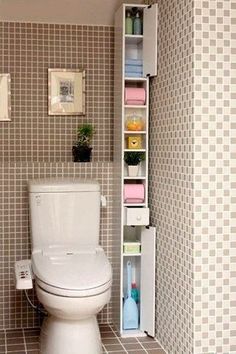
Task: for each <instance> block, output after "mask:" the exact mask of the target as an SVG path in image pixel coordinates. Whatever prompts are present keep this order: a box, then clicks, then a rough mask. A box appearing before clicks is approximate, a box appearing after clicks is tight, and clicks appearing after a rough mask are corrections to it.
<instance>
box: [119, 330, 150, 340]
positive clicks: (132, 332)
mask: <svg viewBox="0 0 236 354" xmlns="http://www.w3.org/2000/svg"><path fill="white" fill-rule="evenodd" d="M121 337H122V338H127V337H147V334H146V333H144V332H143V331H141V330H140V329H123V331H122V333H121Z"/></svg>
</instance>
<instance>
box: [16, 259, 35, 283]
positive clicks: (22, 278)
mask: <svg viewBox="0 0 236 354" xmlns="http://www.w3.org/2000/svg"><path fill="white" fill-rule="evenodd" d="M15 279H16V289H18V290H26V289H32V288H33V273H32V269H31V260H30V259H26V260H23V261H18V262H16V263H15Z"/></svg>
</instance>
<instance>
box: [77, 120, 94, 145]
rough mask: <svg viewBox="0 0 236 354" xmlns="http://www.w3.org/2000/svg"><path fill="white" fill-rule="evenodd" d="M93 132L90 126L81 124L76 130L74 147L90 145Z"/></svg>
mask: <svg viewBox="0 0 236 354" xmlns="http://www.w3.org/2000/svg"><path fill="white" fill-rule="evenodd" d="M94 133H95V131H94V128H93V126H92V124H83V125H81V126H80V127H78V128H77V141H76V144H75V145H76V146H84V147H85V146H87V147H89V146H90V144H91V140H92V137H93V135H94Z"/></svg>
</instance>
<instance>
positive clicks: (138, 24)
mask: <svg viewBox="0 0 236 354" xmlns="http://www.w3.org/2000/svg"><path fill="white" fill-rule="evenodd" d="M133 28H134V30H133V34H136V35H140V34H142V21H141V18H140V13H139V11H137V12H136V15H135V19H134V24H133Z"/></svg>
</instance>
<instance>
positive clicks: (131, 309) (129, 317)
mask: <svg viewBox="0 0 236 354" xmlns="http://www.w3.org/2000/svg"><path fill="white" fill-rule="evenodd" d="M131 273H132V266H131V262H130V261H128V262H127V289H128V297H127V299H126V300H125V303H124V313H123V329H137V328H138V306H137V304H136V302H135V300H134V299H133V298H132V297H131V275H132V274H131Z"/></svg>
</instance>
